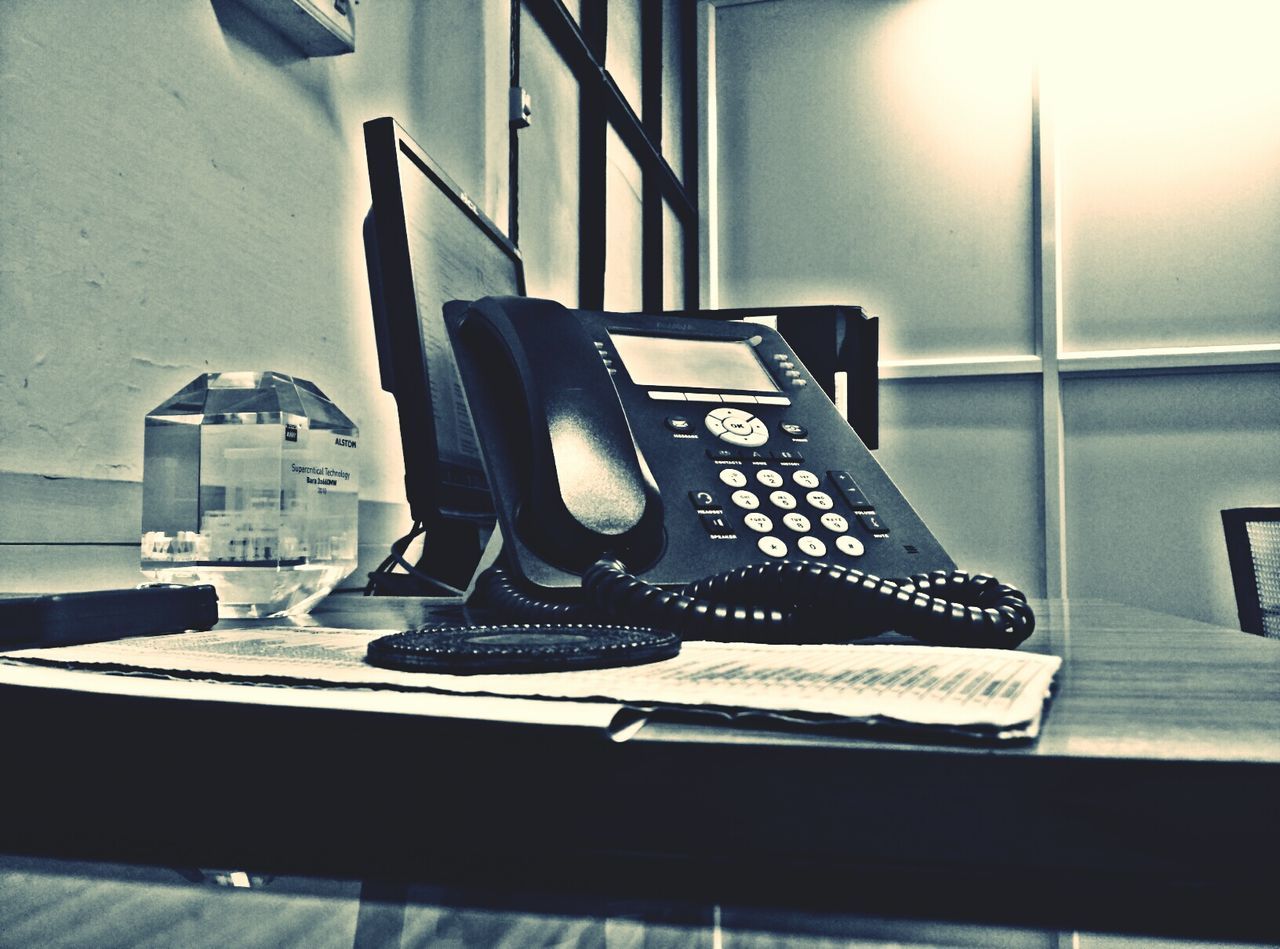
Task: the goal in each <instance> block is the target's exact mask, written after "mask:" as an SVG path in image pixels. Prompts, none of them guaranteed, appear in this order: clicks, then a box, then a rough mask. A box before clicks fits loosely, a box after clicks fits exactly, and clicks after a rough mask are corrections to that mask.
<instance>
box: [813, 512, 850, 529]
mask: <svg viewBox="0 0 1280 949" xmlns="http://www.w3.org/2000/svg"><path fill="white" fill-rule="evenodd" d="M819 520H820V521H822V526H823V527H825V528H826V529H827V530H829V531H831V532H832V533H833V534H843V533H844V532H845V531H847V530H848V529H849V522H848V520H846V519H845V517H844V516H843V515H841V514H837V513H836V512H835V511H827V513H826V514H823V515H822V517H820V518H819Z"/></svg>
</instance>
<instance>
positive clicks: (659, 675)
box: [4, 627, 1061, 739]
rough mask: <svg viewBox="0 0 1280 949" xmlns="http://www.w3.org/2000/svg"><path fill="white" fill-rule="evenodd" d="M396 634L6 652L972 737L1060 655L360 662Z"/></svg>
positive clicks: (124, 668)
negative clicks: (511, 666) (438, 665)
mask: <svg viewBox="0 0 1280 949" xmlns="http://www.w3.org/2000/svg"><path fill="white" fill-rule="evenodd" d="M390 632H393V631H392V630H381V631H370V630H356V631H353V630H341V629H329V628H302V629H300V628H297V627H257V628H252V629H249V628H246V629H216V630H212V631H209V632H191V633H181V634H177V635H170V636H152V637H145V638H134V639H123V640H118V641H115V642H107V643H95V644H91V645H84V646H68V647H64V648H61V649H31V650H23V651H19V652H13V653H7V654H5V656H4V658H5V659H6V660H9V661H14V660H18V661H21V662H33V663H39V664H49V665H55V666H59V667H62V668H68V667H75V668H90V669H98V670H110V671H119V672H125V673H133V674H151V675H165V676H177V677H185V678H196V679H214V680H218V681H223V682H249V683H257V684H264V685H272V684H274V685H295V686H312V687H329V688H333V687H361V688H366V689H393V690H400V691H417V690H422V691H429V692H436V693H444V694H453V695H473V696H474V695H482V696H511V697H524V698H547V699H560V700H587V699H594V700H607V701H614V702H619V703H623V704H626V705H628V706H631V707H633V708H639V709H646V710H647V709H656V708H682V709H703V710H724V711H726V712H729V713H742V712H748V713H764V714H767V715H771V716H777V717H779V718H783V719H787V720H792V721H795V720H804V721H813V722H826V723H832V722H848V723H865V724H899V725H906V726H918V727H924V728H930V729H935V728H936V729H939V730H942V731H946V730H952V731H956V732H959V733H963V734H969V735H975V736H979V737H986V738H993V739H1004V738H1032V737H1035V735H1036V734H1037V733H1038V731H1039V727H1040V721H1041V716H1042V713H1043V708H1044V704H1045V702H1046V700H1047V698H1048V696H1049V691H1050V686H1051V684H1052V680H1053V676H1054V674H1055V673H1056V672H1057V670H1058V667H1059V666H1060V664H1061V660H1060V659H1059V658H1057V657H1056V656H1042V655H1037V654H1035V653H1029V652H1016V651H1006V650H984V649H960V648H948V647H939V646H913V645H881V644H866V645H856V644H855V645H810V646H794V645H760V644H750V643H707V642H686V643H685V644H684V645H683V647H682V648H681V652H680V655H679V656H676V657H675V658H672V659H668V660H665V661H663V662H657V663H652V664H650V665H642V666H629V667H624V668H618V669H601V670H584V671H576V672H556V673H538V674H522V675H468V676H455V675H444V674H437V673H417V672H397V671H393V670H389V669H380V668H377V667H374V666H371V665H369V664H367V663H366V662H365V661H364V656H365V650H366V647H367V646H368V644H369V642H370V641H372V640H373V639H375V638H377V637H379V636H383V635H387V634H388V633H390Z"/></svg>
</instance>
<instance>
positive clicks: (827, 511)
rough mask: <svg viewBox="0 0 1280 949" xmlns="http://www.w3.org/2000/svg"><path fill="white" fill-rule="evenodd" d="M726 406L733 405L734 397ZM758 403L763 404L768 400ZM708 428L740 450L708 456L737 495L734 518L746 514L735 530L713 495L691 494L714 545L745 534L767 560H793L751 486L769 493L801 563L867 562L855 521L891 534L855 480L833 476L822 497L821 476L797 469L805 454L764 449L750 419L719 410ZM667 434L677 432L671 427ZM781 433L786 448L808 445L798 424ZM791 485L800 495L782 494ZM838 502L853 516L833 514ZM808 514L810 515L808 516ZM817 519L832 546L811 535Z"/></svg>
mask: <svg viewBox="0 0 1280 949" xmlns="http://www.w3.org/2000/svg"><path fill="white" fill-rule="evenodd" d="M685 395H686V396H687V397H688V398H690V399H693V398H694V396H695V394H694V393H685ZM724 398H725V401H726V402H727V401H729V398H730V397H724ZM760 401H764V399H763V397H761V398H760ZM674 418H680V416H674ZM705 423H706V427H707V430H708V431H710V432H711V434H713V435H715V436H716V438H718V439H719V440H720V441H721V442H728V443H729V444H730V445H736V446H740V447H723V448H708V449H706V454H707V458H708V460H709V461H710V462H711V463H712V464H713V465H714V466H715V469H716V477H717V480H718V481H719V482H720V483H721V484H723V485H725V486H727V487H729V488H731V489H734V490H733V493H732V494H731V495H730V497H729V501H730V502H731V507H730V510H733V509H737V510H739V511H741V512H742V520H741V521H740V522H737V524H736V526H735V523H734V519H733V518H732V517H731V516H728V515H726V514H725V513H724V512H723V511H722V510H721V509H720V506H719V505H720V502H719V500H718V499H717V498H716V497H715V495H714V494H713V493H712V492H710V491H691V492H689V497H690V499H691V500H692V501H693V505H694V508H695V509H696V510H697V512H698V517H699V518H700V520H701V523H702V526H703V528H704V529H705V530H706V532H707V534H708V535H709V537H710V539H712V540H715V541H721V542H723V541H725V540H735V539H737V538H738V537H739V536H740V535H741V534H742V533H744V532H745V533H747V535H748V536H751V535H754V536H755V537H756V547H757V548H758V549H759V550H760V552H761V553H763V554H764V555H765V556H767V557H770V558H777V559H780V558H783V557H786V556H788V554H789V552H790V547H789V542H788V541H786V540H784V539H782V538H781V537H778V536H776V535H774V534H773V533H772V532H773V530H774V525H775V523H776V521H775V517H776V515H775V517H771V516H769V515H768V514H766V513H765V512H764V511H762V510H760V508H761V506H762V504H763V503H764V497H765V492H761V493H760V494H757V493H756V492H755V491H752V490H750V487H749V486H750V485H752V484H753V483H754V484H758V485H759V486H760V487H761V488H764V489H766V491H767V497H768V501H769V505H770V506H772V507H773V508H775V509H777V510H778V511H779V512H781V513H782V518H781V523H780V524H778V526H779V528H782V527H785V528H786V531H785V532H789V533H791V535H792V536H793V537H796V540H795V547H796V551H795V553H796V555H797V556H803V557H811V558H815V559H820V558H824V557H828V556H832V555H836V554H837V552H838V554H840V555H843V556H845V557H861V556H862V555H863V554H864V553H866V546H865V545H864V543H863V541H862V540H859V539H858V538H857V537H854V536H853V535H852V534H851V533H849V531H850V522H851V520H856V521H857V522H858V524H859V525H860V527H861V528H862V529H863V530H866V531H867V532H868V533H869V534H871V535H872V536H873V537H884V536H887V534H888V528H887V527H886V526H885V525H884V522H883V521H882V520H881V519H880V517H879V515H878V514H877V513H876V511H875V509H874V507H872V505H871V502H870V501H868V500H867V498H866V496H865V495H864V494H863V493H862V491H861V489H860V488H859V487H858V485H857V484H856V483H855V482H854V480H853V477H852V475H851V474H850V473H849V472H847V471H829V472H827V475H828V478H829V479H830V484H831V487H830V488H827V489H826V490H820V488H822V486H823V485H822V478H821V477H820V476H819V475H818V474H817V473H816V472H813V471H810V470H809V469H807V468H801V467H799V466H800V465H801V464H803V463H804V455H803V454H802V453H801V452H800V451H798V450H796V449H794V448H786V449H777V450H768V449H766V448H765V447H764V446H765V445H766V444H767V443H768V428H767V427H766V425H765V423H764V422H763V421H761V420H760V419H759V418H758V417H756V416H755V415H753V414H752V413H751V412H749V411H747V410H745V409H739V408H733V407H731V406H727V405H721V406H719V407H717V408H714V409H712V410H711V411H710V412H708V413H707V415H706V417H705ZM771 424H775V423H771ZM668 427H671V426H670V421H668ZM777 430H778V432H780V433H781V436H780V437H781V439H782V440H783V441H784V442H785V441H786V437H789V438H790V439H792V440H795V439H803V438H804V437H805V436H806V435H807V434H808V433H807V432H806V431H805V429H804V427H803V426H801V425H799V424H798V423H783V424H778V425H777ZM744 465H751V466H754V468H753V469H752V470H754V472H755V477H754V479H753V478H752V477H751V474H752V472H751V471H746V470H744V468H743V466H744ZM779 469H781V470H779ZM787 469H790V471H788V470H787ZM789 484H791V485H794V486H795V488H799V489H800V490H799V491H795V489H794V488H793V489H792V490H790V491H789V490H783V488H784V486H787V485H789ZM793 492H794V493H793ZM801 492H803V494H801ZM797 495H800V498H798V497H797ZM835 497H840V498H842V499H843V500H844V501H845V502H846V503H847V504H848V506H849V511H846V512H845V513H843V514H842V513H838V512H836V511H835V510H833V508H834V507H835ZM805 509H807V514H806V513H802V511H804V510H805ZM847 514H851V516H846V515H847ZM813 517H816V521H817V523H819V524H820V525H821V527H822V528H823V529H825V530H827V531H829V532H830V535H828V539H824V538H823V537H818V536H815V535H814V534H812V533H810V531H811V530H812V529H813V528H814V520H813V519H811V518H813Z"/></svg>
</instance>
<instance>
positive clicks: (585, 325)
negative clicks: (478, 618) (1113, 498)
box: [445, 297, 1034, 647]
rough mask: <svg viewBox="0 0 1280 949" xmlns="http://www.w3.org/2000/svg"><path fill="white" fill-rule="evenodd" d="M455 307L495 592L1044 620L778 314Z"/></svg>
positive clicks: (588, 610)
mask: <svg viewBox="0 0 1280 949" xmlns="http://www.w3.org/2000/svg"><path fill="white" fill-rule="evenodd" d="M445 323H446V325H447V327H448V329H449V333H450V338H451V340H452V342H453V345H454V351H455V356H456V358H457V363H458V368H459V373H460V375H461V378H462V382H463V387H464V389H465V391H466V396H467V400H468V404H469V407H470V409H471V413H472V418H473V420H474V422H475V427H476V432H477V437H478V438H479V440H480V443H481V444H480V447H481V455H482V458H483V460H484V465H485V470H486V474H487V476H488V480H489V484H490V486H491V489H492V491H493V496H494V506H495V509H496V511H497V515H498V522H499V527H500V529H501V534H502V540H503V545H504V546H503V551H502V565H501V567H500V568H499V569H496V570H491V571H490V572H489V573H488V574H487V575H486V576H485V577H482V578H481V581H480V582H478V584H477V590H476V595H477V597H479V598H481V599H482V600H483V601H484V602H485V605H487V606H488V607H490V608H492V609H493V610H495V611H497V612H499V613H506V614H512V618H519V619H530V620H539V619H552V620H557V621H563V620H574V619H590V620H592V621H599V619H600V618H601V617H602V616H607V617H612V620H613V621H614V622H626V623H631V624H636V625H647V626H654V627H659V628H665V629H671V630H674V631H676V632H677V633H679V634H681V635H682V636H684V637H685V638H689V639H720V640H730V641H761V642H840V641H845V640H849V639H855V638H861V637H865V636H869V635H874V634H876V633H879V632H882V631H884V630H887V629H895V630H897V631H898V632H900V633H904V634H907V635H910V636H913V637H915V638H917V639H921V640H923V641H926V642H934V643H948V644H955V645H981V646H1006V647H1014V646H1016V645H1018V643H1020V642H1021V641H1022V640H1024V639H1025V638H1026V637H1027V636H1029V635H1030V634H1031V631H1032V629H1033V627H1034V617H1033V615H1032V613H1031V610H1030V608H1029V607H1028V606H1027V603H1026V599H1025V597H1024V596H1023V595H1022V594H1021V593H1020V592H1019V591H1017V590H1015V589H1014V588H1012V587H1009V586H1006V585H1004V584H1001V583H999V582H998V581H996V580H994V579H993V578H991V577H986V576H970V575H968V574H966V573H963V572H960V571H957V570H956V569H955V563H954V561H952V560H951V558H950V557H949V556H948V555H947V554H946V552H945V551H944V550H943V549H942V546H941V544H939V543H938V541H937V539H936V538H935V537H934V536H933V534H932V533H931V532H930V531H929V529H928V528H927V527H926V526H925V525H924V523H923V522H922V521H921V520H920V518H919V516H918V515H917V514H916V512H915V510H914V509H913V508H912V507H911V505H910V504H909V503H908V502H907V501H906V499H905V498H903V496H902V494H901V493H900V492H899V491H898V489H897V487H896V486H895V485H894V484H893V482H892V481H891V480H890V479H889V477H888V476H887V475H886V474H885V472H884V470H883V469H882V468H881V467H880V466H879V464H878V463H877V462H876V460H875V459H874V458H873V457H872V455H871V453H870V452H869V451H868V450H867V449H866V447H865V446H864V445H863V444H862V442H861V441H860V440H859V439H858V437H857V436H856V434H854V432H853V430H852V429H851V428H850V427H849V426H848V424H847V423H846V422H845V421H844V419H842V418H841V417H840V415H839V413H838V412H837V411H836V409H835V407H834V406H833V405H832V404H831V402H830V401H829V400H828V399H827V397H826V395H825V394H824V393H823V392H822V391H821V389H820V388H819V387H818V385H817V384H816V382H815V380H813V379H812V378H810V377H809V376H808V374H807V372H806V370H805V369H804V367H803V366H802V365H801V364H800V363H799V360H798V359H797V358H796V357H795V354H794V353H793V352H792V351H791V349H790V348H789V347H788V346H787V344H786V342H785V341H784V340H783V339H782V337H781V336H779V335H778V334H777V333H776V332H774V331H773V330H771V329H769V328H767V327H765V326H761V325H757V324H747V323H734V322H727V323H725V322H713V321H702V320H696V319H682V318H671V317H658V316H636V315H634V314H629V315H625V316H623V315H620V314H610V313H597V312H588V311H580V310H569V309H566V308H565V307H563V306H561V305H560V304H558V303H554V302H552V301H548V300H538V299H533V298H524V297H519V298H517V297H486V298H484V299H482V300H478V301H475V302H472V303H465V302H455V303H450V304H447V305H446V307H445ZM887 578H891V579H887Z"/></svg>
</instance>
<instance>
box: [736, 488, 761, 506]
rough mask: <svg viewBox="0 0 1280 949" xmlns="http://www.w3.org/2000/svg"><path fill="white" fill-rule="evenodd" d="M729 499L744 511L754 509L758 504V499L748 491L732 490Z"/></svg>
mask: <svg viewBox="0 0 1280 949" xmlns="http://www.w3.org/2000/svg"><path fill="white" fill-rule="evenodd" d="M729 500H730V501H732V502H733V503H734V504H736V505H737V506H738V507H740V508H742V509H743V510H744V511H754V510H755V509H756V508H758V507H759V506H760V499H759V498H758V497H756V496H755V495H754V494H752V493H751V492H750V491H734V492H733V494H731V495H729Z"/></svg>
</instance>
